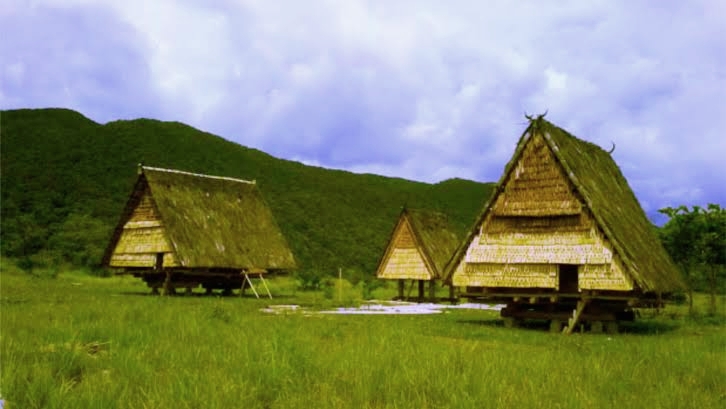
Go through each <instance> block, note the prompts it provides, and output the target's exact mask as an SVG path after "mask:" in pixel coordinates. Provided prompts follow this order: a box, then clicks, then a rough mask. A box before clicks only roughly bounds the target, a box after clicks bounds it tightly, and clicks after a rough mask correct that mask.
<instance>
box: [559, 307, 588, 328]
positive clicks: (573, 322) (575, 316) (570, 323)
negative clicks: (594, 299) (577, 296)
mask: <svg viewBox="0 0 726 409" xmlns="http://www.w3.org/2000/svg"><path fill="white" fill-rule="evenodd" d="M588 301H589V300H580V301H578V302H577V308H575V309H574V310H572V318H570V319H569V320H567V326H566V327H565V328H564V329H563V330H562V333H563V334H566V335H568V334H572V330H574V329H575V327H576V326H577V323H578V322H579V321H580V315H582V312H583V311H584V310H585V306H586V305H587V302H588Z"/></svg>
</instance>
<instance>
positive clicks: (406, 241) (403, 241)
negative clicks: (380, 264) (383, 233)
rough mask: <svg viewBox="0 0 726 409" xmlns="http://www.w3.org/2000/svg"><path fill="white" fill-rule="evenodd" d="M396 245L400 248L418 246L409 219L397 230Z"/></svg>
mask: <svg viewBox="0 0 726 409" xmlns="http://www.w3.org/2000/svg"><path fill="white" fill-rule="evenodd" d="M394 245H395V246H396V248H399V249H413V248H416V243H415V242H414V240H413V233H412V232H411V226H409V225H408V221H404V222H403V223H401V226H400V228H399V229H398V232H396V237H395V239H394Z"/></svg>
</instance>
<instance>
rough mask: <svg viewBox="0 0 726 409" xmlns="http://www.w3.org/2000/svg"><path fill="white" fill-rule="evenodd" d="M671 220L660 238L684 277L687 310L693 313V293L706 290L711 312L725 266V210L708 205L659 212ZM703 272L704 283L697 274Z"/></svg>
mask: <svg viewBox="0 0 726 409" xmlns="http://www.w3.org/2000/svg"><path fill="white" fill-rule="evenodd" d="M659 211H660V212H661V213H663V214H665V215H667V216H668V217H669V218H670V220H669V221H668V222H667V223H666V224H665V225H664V226H663V228H662V229H661V231H660V233H661V239H662V240H663V245H664V246H665V248H666V250H667V251H668V253H669V254H670V255H671V258H672V259H673V261H674V262H676V263H677V264H678V265H679V266H680V267H681V269H682V270H683V272H684V273H685V275H686V279H687V281H688V286H689V309H690V311H691V312H693V290H694V288H695V289H706V288H708V289H709V292H710V294H711V312H712V313H713V312H715V310H716V293H717V292H719V287H720V285H719V284H720V283H719V282H720V280H719V275H720V274H719V272H720V271H722V270H723V268H724V265H726V209H722V208H721V207H720V206H719V205H717V204H709V205H708V206H707V207H706V208H705V209H704V208H702V207H700V206H693V207H692V208H691V209H690V210H689V209H688V208H687V207H686V206H679V207H677V208H671V207H668V208H664V209H660V210H659ZM703 272H705V273H706V275H707V278H706V280H704V279H703V277H702V276H701V275H699V273H703Z"/></svg>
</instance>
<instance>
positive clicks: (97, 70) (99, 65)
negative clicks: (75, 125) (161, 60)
mask: <svg viewBox="0 0 726 409" xmlns="http://www.w3.org/2000/svg"><path fill="white" fill-rule="evenodd" d="M10 4H11V6H10V7H9V10H10V11H9V12H8V11H7V9H3V10H2V12H0V27H2V29H3V31H4V32H5V33H9V35H4V36H3V37H4V41H2V42H0V61H2V65H0V84H2V85H0V87H1V88H0V90H1V92H0V104H1V105H2V107H3V108H14V107H22V108H25V107H36V106H57V107H67V108H72V109H77V110H80V111H82V112H83V113H84V114H87V115H89V116H91V117H92V118H94V119H97V120H101V121H107V120H111V119H118V118H119V117H136V116H141V115H147V114H148V112H149V111H150V110H153V109H154V105H155V96H154V94H153V93H151V94H150V93H148V92H147V91H146V89H148V84H150V83H151V81H152V77H151V76H150V73H149V71H148V69H147V67H146V61H145V60H146V56H145V52H144V51H145V45H144V42H143V40H142V39H141V38H140V37H139V35H138V34H137V32H136V31H135V30H134V29H133V27H132V26H130V25H129V24H126V23H124V22H123V21H121V20H119V19H118V18H117V17H116V16H115V15H114V14H113V13H111V12H110V11H109V10H105V9H103V8H99V7H93V6H89V7H86V8H74V9H70V8H56V7H46V6H35V7H18V8H13V6H12V4H13V3H10ZM157 103H158V102H157Z"/></svg>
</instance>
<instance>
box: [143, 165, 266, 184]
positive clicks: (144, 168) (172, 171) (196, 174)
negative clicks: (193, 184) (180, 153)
mask: <svg viewBox="0 0 726 409" xmlns="http://www.w3.org/2000/svg"><path fill="white" fill-rule="evenodd" d="M140 167H141V169H142V170H146V169H148V170H153V171H157V172H168V173H178V174H182V175H190V176H197V177H202V178H209V179H219V180H229V181H232V182H240V183H248V184H250V185H256V184H257V180H245V179H238V178H232V177H228V176H215V175H205V174H202V173H193V172H186V171H183V170H177V169H167V168H157V167H153V166H144V165H140Z"/></svg>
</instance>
